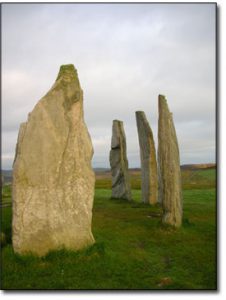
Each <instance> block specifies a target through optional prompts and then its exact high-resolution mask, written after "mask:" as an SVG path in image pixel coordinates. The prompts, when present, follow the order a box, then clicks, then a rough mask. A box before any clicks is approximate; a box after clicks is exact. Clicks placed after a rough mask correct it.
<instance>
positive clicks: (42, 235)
mask: <svg viewBox="0 0 226 300" xmlns="http://www.w3.org/2000/svg"><path fill="white" fill-rule="evenodd" d="M92 156H93V147H92V143H91V139H90V135H89V133H88V130H87V127H86V124H85V122H84V117H83V91H82V89H81V87H80V83H79V79H78V75H77V71H76V69H75V68H74V66H73V65H64V66H61V68H60V71H59V74H58V77H57V79H56V82H55V84H54V85H53V87H52V88H51V89H50V91H49V92H48V93H47V94H46V95H45V96H44V97H43V98H42V99H41V100H40V101H39V102H38V103H37V105H36V106H35V107H34V109H33V111H32V112H31V113H30V114H29V116H28V120H27V122H26V123H23V124H21V126H20V130H19V136H18V141H17V147H16V155H15V160H14V165H13V248H14V251H15V252H17V253H20V254H23V253H27V252H31V253H34V254H37V255H45V254H46V253H47V252H48V251H49V250H53V249H59V248H66V249H72V250H77V249H81V248H83V247H85V246H88V245H90V244H93V243H94V238H93V235H92V232H91V220H92V206H93V197H94V182H95V176H94V172H93V170H92V167H91V159H92Z"/></svg>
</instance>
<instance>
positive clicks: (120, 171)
mask: <svg viewBox="0 0 226 300" xmlns="http://www.w3.org/2000/svg"><path fill="white" fill-rule="evenodd" d="M110 165H111V174H112V198H119V199H126V200H131V185H130V176H129V171H128V160H127V155H126V136H125V132H124V128H123V122H122V121H118V120H114V121H113V125H112V139H111V151H110Z"/></svg>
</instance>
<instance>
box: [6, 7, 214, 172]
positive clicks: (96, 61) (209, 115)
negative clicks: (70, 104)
mask: <svg viewBox="0 0 226 300" xmlns="http://www.w3.org/2000/svg"><path fill="white" fill-rule="evenodd" d="M68 63H72V64H74V65H75V67H76V69H77V70H78V74H79V79H80V83H81V86H82V88H83V90H84V109H85V120H86V123H87V126H88V129H89V132H90V134H91V137H92V142H93V146H94V157H93V166H94V167H109V151H110V142H111V130H112V128H111V127H112V120H113V119H119V120H122V121H124V128H125V133H126V136H127V153H128V159H129V166H130V167H139V166H140V157H139V144H138V136H137V129H136V120H135V111H136V110H143V111H144V112H145V113H146V116H147V118H148V120H149V122H150V125H151V127H152V130H153V133H154V136H155V143H156V148H157V123H158V101H157V100H158V94H164V95H166V97H167V99H168V104H169V107H170V110H171V111H172V112H173V116H174V122H175V127H176V131H177V137H178V142H179V146H180V156H181V164H185V163H205V162H215V101H216V99H215V5H214V4H3V7H2V168H3V169H10V168H12V162H13V159H14V153H15V145H16V140H17V135H18V129H19V125H20V123H21V122H24V121H26V120H27V115H28V113H29V112H30V111H31V110H32V109H33V108H34V106H35V104H36V103H37V101H38V100H40V99H41V98H42V97H43V96H44V95H45V94H46V92H47V91H48V90H49V89H50V88H51V86H52V85H53V83H54V81H55V79H56V77H57V73H58V70H59V67H60V65H62V64H68Z"/></svg>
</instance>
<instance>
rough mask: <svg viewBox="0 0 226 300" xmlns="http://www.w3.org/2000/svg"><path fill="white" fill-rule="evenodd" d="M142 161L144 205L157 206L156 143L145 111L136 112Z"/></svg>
mask: <svg viewBox="0 0 226 300" xmlns="http://www.w3.org/2000/svg"><path fill="white" fill-rule="evenodd" d="M136 121H137V130H138V137H139V145H140V160H141V190H142V200H143V202H144V203H150V204H156V203H157V198H158V175H157V161H156V151H155V143H154V138H153V133H152V130H151V127H150V125H149V123H148V121H147V118H146V116H145V113H144V112H143V111H137V112H136Z"/></svg>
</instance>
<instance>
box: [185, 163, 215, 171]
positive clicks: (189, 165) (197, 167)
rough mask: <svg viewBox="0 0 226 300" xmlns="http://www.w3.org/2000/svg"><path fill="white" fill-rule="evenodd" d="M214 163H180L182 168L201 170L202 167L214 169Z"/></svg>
mask: <svg viewBox="0 0 226 300" xmlns="http://www.w3.org/2000/svg"><path fill="white" fill-rule="evenodd" d="M215 168H216V164H213V163H209V164H188V165H182V166H181V169H182V170H203V169H215Z"/></svg>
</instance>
